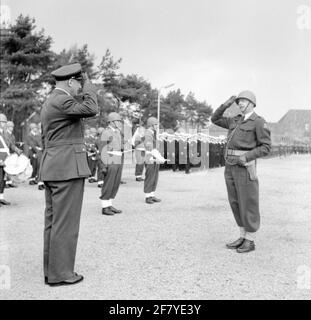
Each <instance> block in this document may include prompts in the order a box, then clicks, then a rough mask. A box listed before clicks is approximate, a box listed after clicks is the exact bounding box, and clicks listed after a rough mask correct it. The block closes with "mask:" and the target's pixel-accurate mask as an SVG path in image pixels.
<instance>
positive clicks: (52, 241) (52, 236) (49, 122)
mask: <svg viewBox="0 0 311 320" xmlns="http://www.w3.org/2000/svg"><path fill="white" fill-rule="evenodd" d="M52 75H53V76H54V77H55V80H56V87H55V89H54V91H53V92H52V93H51V95H50V96H49V98H48V99H47V101H46V102H45V103H44V105H43V108H42V111H41V124H42V140H43V145H44V152H43V156H42V161H41V170H40V177H41V180H42V181H44V183H45V186H46V190H45V203H46V208H45V229H44V276H45V282H46V283H48V284H49V285H51V286H58V285H72V284H75V283H78V282H80V281H82V280H83V276H82V275H79V274H77V273H75V272H74V264H75V256H76V248H77V240H78V234H79V225H80V215H81V208H82V201H83V193H84V183H85V178H87V177H88V176H89V175H90V170H89V167H88V164H87V153H86V147H85V144H84V137H83V129H82V118H86V117H93V116H95V115H96V114H97V113H98V111H99V110H98V105H97V96H96V88H95V87H94V86H93V85H92V84H91V82H90V81H89V80H88V77H87V75H85V74H83V73H82V69H81V65H80V64H79V63H74V64H71V65H66V66H63V67H61V68H59V69H57V70H55V71H53V72H52ZM82 87H83V102H82V103H79V102H78V101H77V100H76V99H75V96H76V95H77V94H78V92H79V91H80V90H81V88H82Z"/></svg>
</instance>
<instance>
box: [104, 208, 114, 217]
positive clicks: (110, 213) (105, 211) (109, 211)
mask: <svg viewBox="0 0 311 320" xmlns="http://www.w3.org/2000/svg"><path fill="white" fill-rule="evenodd" d="M102 214H103V215H106V216H114V212H113V211H112V210H110V207H108V208H102Z"/></svg>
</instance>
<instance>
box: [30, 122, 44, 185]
mask: <svg viewBox="0 0 311 320" xmlns="http://www.w3.org/2000/svg"><path fill="white" fill-rule="evenodd" d="M29 129H30V132H29V135H28V139H27V144H28V147H29V158H30V164H31V165H32V169H33V170H32V174H31V177H30V179H29V184H30V185H35V184H38V189H39V190H44V189H45V187H44V183H43V182H42V181H39V170H40V162H41V158H42V151H43V147H42V140H41V133H40V132H39V126H38V125H37V124H36V123H31V124H30V125H29Z"/></svg>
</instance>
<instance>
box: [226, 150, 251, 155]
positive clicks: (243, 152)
mask: <svg viewBox="0 0 311 320" xmlns="http://www.w3.org/2000/svg"><path fill="white" fill-rule="evenodd" d="M246 152H248V150H235V149H228V150H227V155H228V156H241V155H243V154H245V153H246Z"/></svg>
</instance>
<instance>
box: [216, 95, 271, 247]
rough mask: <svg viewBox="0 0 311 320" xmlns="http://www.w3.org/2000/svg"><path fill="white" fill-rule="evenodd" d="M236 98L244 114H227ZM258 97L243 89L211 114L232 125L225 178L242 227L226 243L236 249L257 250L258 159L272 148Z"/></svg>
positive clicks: (258, 217)
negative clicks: (259, 107) (230, 240)
mask: <svg viewBox="0 0 311 320" xmlns="http://www.w3.org/2000/svg"><path fill="white" fill-rule="evenodd" d="M234 102H236V103H237V104H238V106H239V108H240V110H241V113H242V116H241V115H239V116H237V117H234V118H226V117H224V116H223V113H224V112H225V110H226V109H228V108H229V107H230V106H231V105H232V104H233V103H234ZM255 107H256V97H255V95H254V94H253V93H252V92H250V91H243V92H241V93H240V94H239V96H238V97H237V98H236V97H235V96H232V97H231V98H230V99H229V100H228V101H226V102H225V103H224V104H222V105H221V106H220V107H219V108H218V109H217V110H216V111H215V112H214V115H213V116H212V118H211V120H212V122H213V123H214V124H216V125H218V126H220V127H222V128H226V129H229V132H228V140H227V147H226V151H225V159H226V166H225V180H226V185H227V191H228V198H229V202H230V206H231V209H232V211H233V214H234V218H235V221H236V223H237V225H238V226H239V228H240V238H239V239H238V240H236V241H234V242H232V243H228V244H227V248H228V249H237V252H239V253H243V252H250V251H252V250H255V243H254V238H255V233H256V231H257V230H258V229H259V225H260V214H259V186H258V177H257V173H256V159H257V158H260V157H263V156H265V155H267V154H268V153H269V151H270V149H271V138H270V131H269V129H268V127H267V123H266V121H265V120H264V119H263V118H261V117H260V116H258V115H257V114H256V113H255V112H254V108H255Z"/></svg>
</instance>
